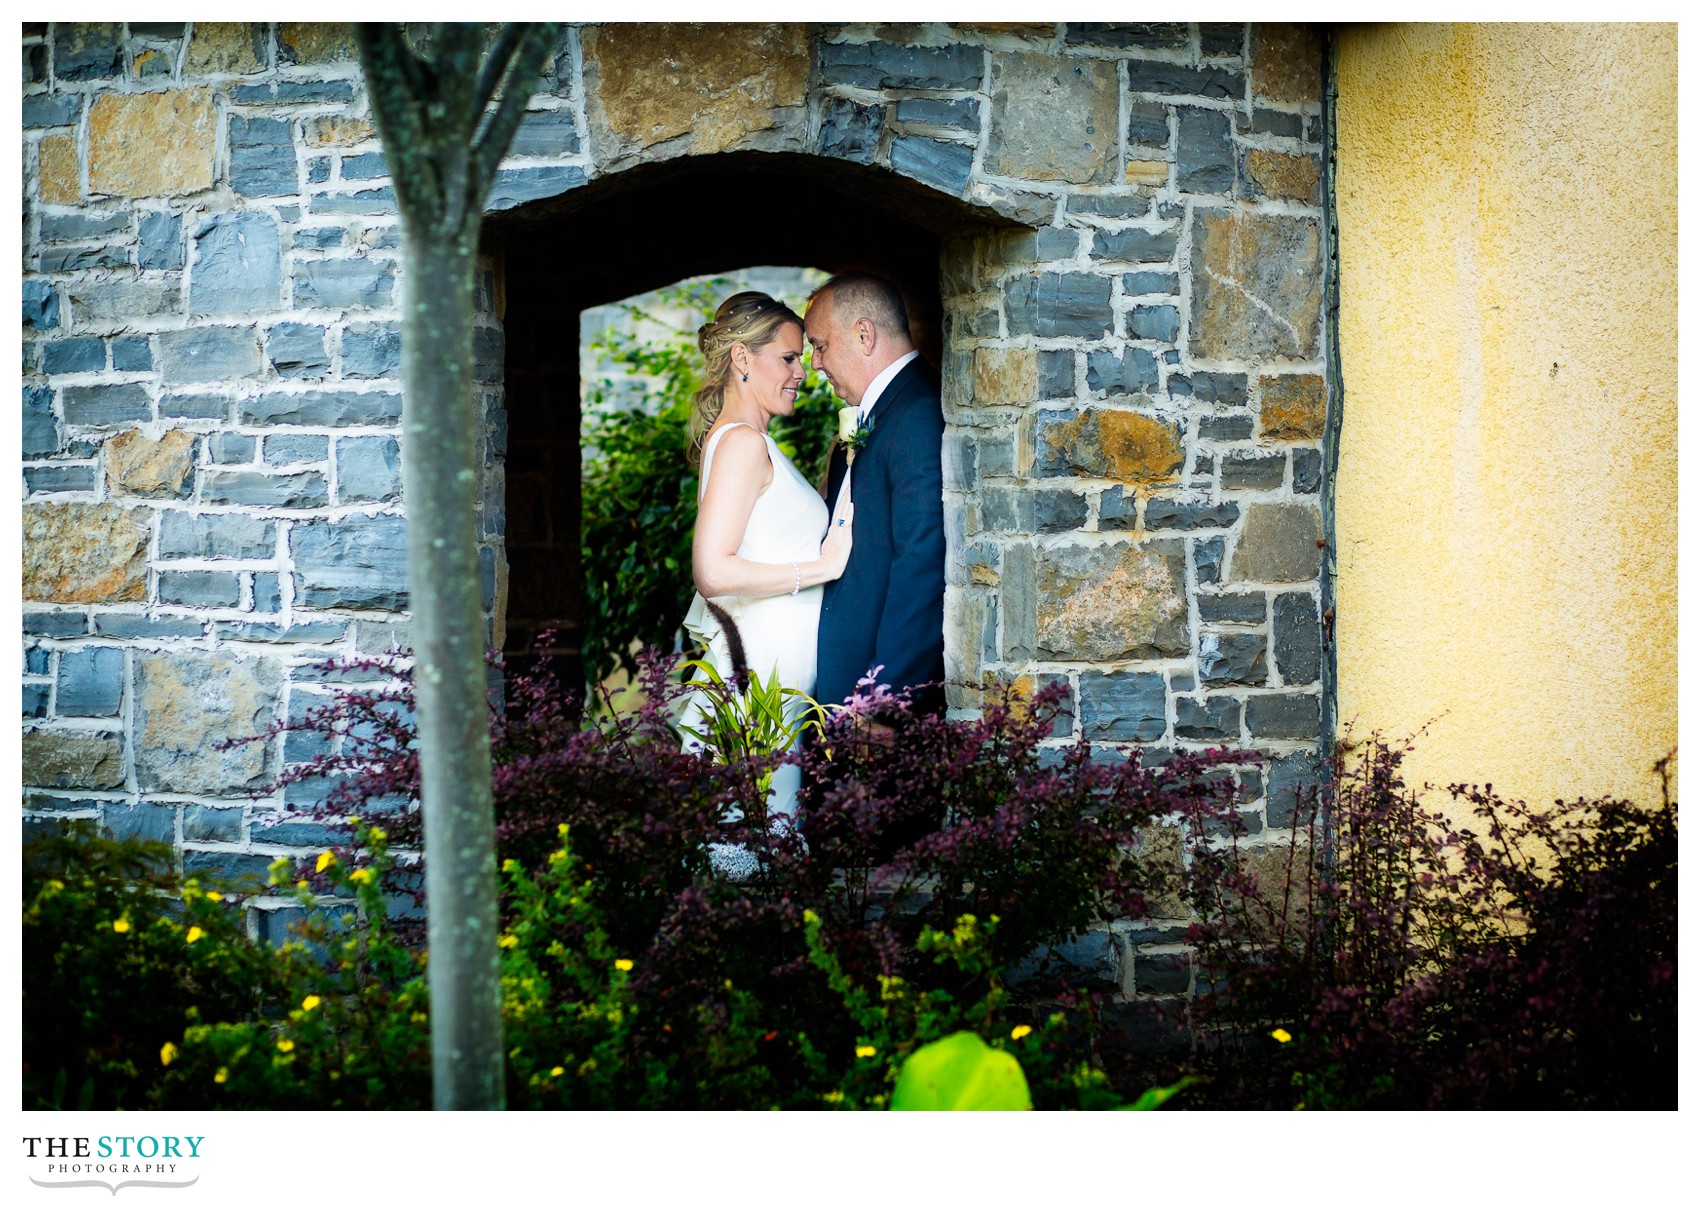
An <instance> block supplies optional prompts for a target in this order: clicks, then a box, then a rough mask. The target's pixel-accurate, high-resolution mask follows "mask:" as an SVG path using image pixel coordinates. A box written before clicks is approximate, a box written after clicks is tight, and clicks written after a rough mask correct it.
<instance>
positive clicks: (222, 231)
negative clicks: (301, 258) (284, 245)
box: [189, 211, 283, 315]
mask: <svg viewBox="0 0 1700 1212" xmlns="http://www.w3.org/2000/svg"><path fill="white" fill-rule="evenodd" d="M282 264H283V262H282V249H281V245H280V243H279V240H278V231H277V223H276V222H275V221H273V219H272V218H271V216H269V215H266V214H263V213H261V212H259V211H227V212H224V213H222V214H218V215H215V216H213V217H212V218H211V219H209V220H208V221H207V222H205V223H203V224H202V225H201V226H200V227H199V228H198V229H196V231H195V267H194V268H193V269H192V270H190V272H189V309H190V310H191V311H192V312H194V313H195V314H196V315H215V314H219V313H223V312H245V311H273V310H275V309H276V308H277V307H278V305H279V303H280V302H281V301H282V298H283V270H282Z"/></svg>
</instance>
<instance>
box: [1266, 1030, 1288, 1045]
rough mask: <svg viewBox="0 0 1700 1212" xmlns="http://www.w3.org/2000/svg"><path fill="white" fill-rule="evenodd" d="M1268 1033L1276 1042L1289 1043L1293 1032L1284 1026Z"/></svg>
mask: <svg viewBox="0 0 1700 1212" xmlns="http://www.w3.org/2000/svg"><path fill="white" fill-rule="evenodd" d="M1269 1034H1270V1036H1271V1037H1272V1038H1273V1039H1274V1040H1275V1042H1276V1043H1278V1044H1290V1043H1292V1042H1293V1033H1292V1032H1290V1031H1288V1030H1287V1029H1286V1028H1285V1027H1277V1028H1275V1030H1273V1031H1271V1032H1270V1033H1269Z"/></svg>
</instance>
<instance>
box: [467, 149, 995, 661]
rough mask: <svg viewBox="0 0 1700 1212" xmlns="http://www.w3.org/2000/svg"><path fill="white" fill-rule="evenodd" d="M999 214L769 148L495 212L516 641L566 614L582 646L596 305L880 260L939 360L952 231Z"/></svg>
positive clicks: (648, 168)
mask: <svg viewBox="0 0 1700 1212" xmlns="http://www.w3.org/2000/svg"><path fill="white" fill-rule="evenodd" d="M992 222H996V221H995V220H991V219H988V218H986V217H984V216H982V215H980V214H979V213H976V212H971V211H969V209H968V208H967V207H965V206H964V204H963V203H961V202H959V201H956V200H954V199H950V198H944V197H941V196H940V195H938V194H936V193H933V192H931V191H929V190H927V189H925V188H924V187H922V186H919V185H916V184H915V183H913V182H910V181H906V180H904V179H903V178H901V177H897V176H895V175H894V174H892V173H889V172H885V171H882V170H875V169H868V168H864V167H861V166H859V165H853V164H846V163H843V162H841V161H832V160H823V159H819V158H813V157H807V156H792V155H769V154H760V153H741V154H732V155H726V156H719V157H712V158H704V159H690V158H683V159H678V160H673V161H667V162H664V163H660V164H652V165H644V166H640V167H636V168H632V169H630V170H627V171H624V172H620V173H617V174H612V175H610V176H607V177H604V178H602V179H600V180H598V181H595V182H592V183H591V184H589V185H587V186H584V187H581V188H579V189H577V190H573V191H572V192H570V193H567V194H564V195H562V196H560V197H558V198H554V199H550V200H548V201H546V202H541V203H536V204H533V205H531V206H528V207H525V208H522V209H520V210H517V211H512V212H507V213H506V214H504V215H501V216H493V217H492V219H491V221H490V231H491V235H492V238H493V240H494V241H495V243H496V247H497V248H498V251H499V256H500V259H501V262H502V266H503V269H502V280H503V284H504V289H503V292H502V298H501V299H500V300H499V308H500V310H501V311H502V314H503V325H504V328H505V331H506V338H507V339H506V350H507V353H506V359H507V366H506V373H507V383H506V402H507V410H508V450H507V462H506V477H507V478H506V493H507V502H506V504H507V535H506V544H507V560H508V566H509V580H508V585H509V588H508V597H507V603H506V643H505V645H504V647H505V649H506V650H507V652H508V653H509V654H510V655H512V656H515V657H519V656H523V654H525V653H527V652H529V651H530V650H531V648H532V646H533V643H534V638H535V636H536V634H537V632H538V631H539V630H540V629H542V628H544V627H552V628H554V629H555V630H556V632H557V637H558V638H557V647H556V655H557V656H558V657H559V658H564V659H565V660H567V661H568V662H571V661H572V660H573V659H574V658H576V657H577V655H578V632H579V627H580V611H581V598H582V588H581V586H582V573H581V565H580V557H579V524H580V506H579V495H580V479H579V403H580V401H579V379H578V373H579V369H578V368H579V349H578V317H579V313H580V312H581V311H582V310H583V309H585V308H587V307H593V306H596V305H598V304H602V303H607V302H612V301H614V300H618V299H624V298H628V297H630V296H632V295H635V294H639V293H641V292H644V291H647V290H653V289H655V288H657V287H661V286H665V285H668V284H670V283H673V282H677V281H679V280H680V279H683V278H689V277H695V276H698V275H703V274H716V273H727V272H730V271H733V270H738V269H743V268H747V267H750V266H756V265H815V266H819V267H821V268H822V269H825V270H828V271H830V272H835V273H836V272H840V271H843V270H847V269H869V270H873V271H875V272H878V273H882V274H885V275H886V276H888V277H890V278H891V279H892V280H894V281H895V282H896V283H897V284H898V285H899V286H900V288H901V289H902V290H903V292H904V295H905V298H906V302H907V304H908V306H909V309H910V316H911V323H912V327H913V329H914V335H915V338H916V343H917V344H918V345H919V346H920V347H921V350H922V356H923V357H926V358H927V359H928V360H929V361H931V362H932V363H933V365H934V366H937V365H939V361H940V355H941V350H942V333H941V327H940V315H941V313H940V305H939V272H940V246H941V240H942V238H943V237H944V236H946V235H948V234H952V233H955V232H957V231H960V230H963V229H964V227H965V226H966V225H970V224H972V225H974V226H983V225H987V224H989V223H992ZM681 457H682V454H681ZM564 672H565V671H564Z"/></svg>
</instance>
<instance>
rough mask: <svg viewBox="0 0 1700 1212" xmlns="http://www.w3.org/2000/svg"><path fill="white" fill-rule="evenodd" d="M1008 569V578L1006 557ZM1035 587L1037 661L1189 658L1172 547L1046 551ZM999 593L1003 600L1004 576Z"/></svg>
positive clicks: (1182, 592)
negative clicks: (1036, 601) (1036, 600)
mask: <svg viewBox="0 0 1700 1212" xmlns="http://www.w3.org/2000/svg"><path fill="white" fill-rule="evenodd" d="M1005 561H1006V565H1005V568H1006V573H1007V572H1008V563H1007V561H1008V554H1007V553H1006V555H1005ZM1035 586H1036V590H1037V594H1038V605H1037V609H1036V611H1035V616H1036V625H1037V626H1036V634H1037V640H1038V651H1037V654H1036V655H1037V656H1038V658H1039V659H1040V660H1057V661H1069V662H1076V661H1086V662H1099V661H1104V662H1109V661H1124V660H1154V659H1157V658H1161V657H1181V656H1185V655H1186V654H1188V653H1189V652H1191V651H1192V637H1191V635H1190V628H1189V623H1188V619H1187V608H1186V576H1185V560H1184V556H1183V553H1182V549H1181V545H1180V543H1179V542H1177V541H1174V540H1161V539H1159V540H1149V541H1146V542H1140V543H1106V544H1101V545H1095V546H1091V547H1083V546H1064V547H1053V548H1046V549H1044V550H1041V551H1040V552H1038V574H1037V577H1036V579H1035ZM1001 589H1002V590H1003V592H1005V593H1007V592H1008V589H1009V577H1008V576H1007V575H1006V577H1005V579H1004V581H1003V583H1002V585H1001ZM1006 628H1007V623H1006ZM1006 635H1007V631H1006Z"/></svg>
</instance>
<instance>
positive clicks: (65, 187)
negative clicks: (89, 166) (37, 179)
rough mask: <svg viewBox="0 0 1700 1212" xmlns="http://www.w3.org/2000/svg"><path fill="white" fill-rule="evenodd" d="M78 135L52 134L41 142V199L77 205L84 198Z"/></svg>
mask: <svg viewBox="0 0 1700 1212" xmlns="http://www.w3.org/2000/svg"><path fill="white" fill-rule="evenodd" d="M81 177H82V174H81V173H80V172H79V171H78V166H77V139H76V136H75V135H48V136H47V137H46V138H45V139H43V140H42V141H41V187H40V192H41V200H42V201H43V202H58V203H61V204H63V205H74V204H75V203H78V202H81V201H82V200H83V183H82V179H81Z"/></svg>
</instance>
